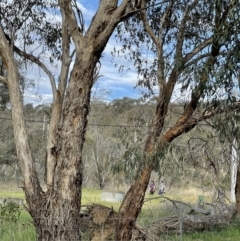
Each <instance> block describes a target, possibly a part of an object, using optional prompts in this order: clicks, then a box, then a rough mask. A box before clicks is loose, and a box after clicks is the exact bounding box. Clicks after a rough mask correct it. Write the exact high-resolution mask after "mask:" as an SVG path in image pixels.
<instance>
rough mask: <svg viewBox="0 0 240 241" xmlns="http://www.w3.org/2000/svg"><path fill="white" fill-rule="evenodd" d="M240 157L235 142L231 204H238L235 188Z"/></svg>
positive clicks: (233, 147) (232, 159) (234, 142)
mask: <svg viewBox="0 0 240 241" xmlns="http://www.w3.org/2000/svg"><path fill="white" fill-rule="evenodd" d="M237 167H238V155H237V141H236V139H234V140H233V144H232V156H231V202H233V203H235V202H236V197H235V187H236V179H237Z"/></svg>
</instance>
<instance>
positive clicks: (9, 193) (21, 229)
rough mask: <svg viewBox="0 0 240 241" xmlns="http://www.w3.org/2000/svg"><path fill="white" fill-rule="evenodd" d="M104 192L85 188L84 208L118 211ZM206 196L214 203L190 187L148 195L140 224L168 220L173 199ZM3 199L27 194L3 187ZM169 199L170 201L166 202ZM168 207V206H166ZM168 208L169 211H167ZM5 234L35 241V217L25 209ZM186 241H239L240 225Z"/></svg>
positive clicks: (4, 238)
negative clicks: (107, 208) (105, 198)
mask: <svg viewBox="0 0 240 241" xmlns="http://www.w3.org/2000/svg"><path fill="white" fill-rule="evenodd" d="M101 194H102V190H98V189H91V188H83V190H82V205H91V204H94V203H96V204H102V205H105V206H108V207H112V208H113V209H114V210H115V211H118V209H119V207H120V204H121V203H120V202H103V201H102V200H101ZM199 195H204V199H205V200H206V201H209V200H211V196H210V195H209V194H207V193H203V192H202V191H201V190H200V189H196V188H191V189H185V190H178V189H176V190H175V189H171V190H167V191H166V193H165V194H164V196H158V195H157V193H156V194H154V195H149V193H148V192H146V194H145V200H144V205H143V208H142V210H141V213H140V215H139V217H138V222H139V223H140V224H141V225H146V224H149V223H151V222H152V221H154V220H158V219H160V218H161V217H166V216H169V215H171V214H172V206H171V202H170V201H169V200H168V199H171V200H180V201H184V202H188V203H190V204H197V202H198V196H199ZM0 196H2V197H15V198H24V193H23V191H22V189H21V188H16V187H15V186H14V185H7V186H2V187H1V188H0ZM164 197H166V198H167V199H165V198H164ZM166 204H169V205H166ZM168 207H169V208H168ZM1 229H2V230H3V232H0V240H1V241H15V240H16V241H33V240H35V239H36V237H35V236H36V233H35V229H34V226H33V224H32V218H31V217H30V215H29V214H28V213H27V211H25V210H24V209H23V210H22V212H21V215H20V220H19V222H18V223H17V224H14V225H12V226H5V227H1ZM163 240H169V241H179V235H171V236H165V239H163ZM183 240H184V241H237V240H240V224H239V223H237V224H236V226H232V227H228V228H225V229H222V230H219V231H212V232H196V233H192V234H184V235H183Z"/></svg>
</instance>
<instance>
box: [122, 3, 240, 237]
mask: <svg viewBox="0 0 240 241" xmlns="http://www.w3.org/2000/svg"><path fill="white" fill-rule="evenodd" d="M157 3H158V4H157ZM147 6H148V8H145V5H144V3H142V5H141V8H142V11H140V12H139V13H138V14H137V16H134V17H132V18H131V19H128V20H126V21H125V22H124V23H123V24H121V25H119V28H118V33H119V34H118V37H119V38H118V39H119V41H122V42H123V48H122V49H121V50H120V51H119V52H118V53H117V54H121V53H124V54H125V55H126V54H129V58H130V59H131V60H133V61H134V62H135V66H136V69H137V70H138V73H139V78H138V80H139V81H138V84H139V85H140V86H143V87H147V88H148V90H149V95H151V94H152V93H156V92H157V93H156V94H155V95H156V97H157V98H156V99H157V104H156V108H155V116H154V118H153V120H152V124H151V127H150V130H149V135H148V137H147V141H146V143H145V147H144V149H143V156H142V161H141V162H140V161H139V159H138V160H134V161H135V162H138V166H139V168H138V171H137V173H136V177H135V179H134V181H133V183H132V185H131V187H130V188H129V191H128V192H127V194H126V196H125V199H124V201H123V202H122V204H121V207H120V209H119V215H120V217H121V218H120V219H119V222H118V229H119V230H121V232H119V233H118V236H117V240H121V239H123V240H129V238H130V237H131V228H130V227H131V226H132V225H133V224H134V222H135V219H136V218H137V216H138V214H139V212H140V210H141V207H142V204H143V200H144V194H145V191H146V188H147V185H148V183H149V178H150V175H151V172H152V171H153V170H154V169H158V168H160V167H159V165H158V164H159V162H158V156H161V155H162V154H163V153H164V152H165V150H166V147H167V146H168V145H169V143H171V142H172V141H173V140H174V139H175V138H177V137H179V136H180V135H182V134H184V133H186V132H189V131H190V130H192V129H193V128H194V127H195V126H196V125H197V124H198V123H199V122H202V121H205V120H206V119H208V118H210V117H212V116H213V115H216V114H217V113H219V112H221V111H226V110H227V111H229V112H230V111H231V108H232V109H234V108H235V107H236V105H237V104H236V103H235V102H236V98H235V97H234V96H233V95H232V89H233V87H234V86H235V85H236V77H237V69H236V65H237V64H238V63H239V60H240V58H239V57H240V56H239V51H238V48H239V33H240V32H239V31H240V21H239V18H238V13H239V10H240V3H239V1H236V0H227V1H218V0H216V1H207V0H200V1H199V0H191V1H189V0H174V1H160V2H159V1H155V0H151V1H149V2H148V3H147ZM142 27H143V28H144V31H142ZM174 100H175V101H176V100H178V101H181V102H182V103H184V105H183V108H182V110H181V112H178V113H176V117H177V120H176V121H175V122H174V123H173V124H170V123H167V122H166V117H167V115H168V114H169V113H170V112H171V111H170V108H169V105H170V102H171V101H174ZM234 103H235V104H234ZM234 106H235V107H234ZM129 161H133V160H131V159H129ZM237 193H239V190H237ZM132 200H134V202H133V201H132ZM238 206H239V205H238Z"/></svg>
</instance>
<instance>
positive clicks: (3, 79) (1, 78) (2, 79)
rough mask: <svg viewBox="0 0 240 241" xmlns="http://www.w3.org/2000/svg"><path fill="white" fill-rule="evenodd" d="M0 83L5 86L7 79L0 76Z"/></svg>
mask: <svg viewBox="0 0 240 241" xmlns="http://www.w3.org/2000/svg"><path fill="white" fill-rule="evenodd" d="M0 82H2V83H3V84H5V85H7V78H6V77H4V76H1V75H0Z"/></svg>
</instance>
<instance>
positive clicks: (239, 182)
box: [235, 168, 240, 216]
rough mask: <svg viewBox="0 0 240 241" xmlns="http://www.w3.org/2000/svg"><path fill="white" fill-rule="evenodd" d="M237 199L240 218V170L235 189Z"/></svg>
mask: <svg viewBox="0 0 240 241" xmlns="http://www.w3.org/2000/svg"><path fill="white" fill-rule="evenodd" d="M235 197H236V208H237V211H238V215H239V216H240V169H239V168H238V171H237V180H236V187H235Z"/></svg>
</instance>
